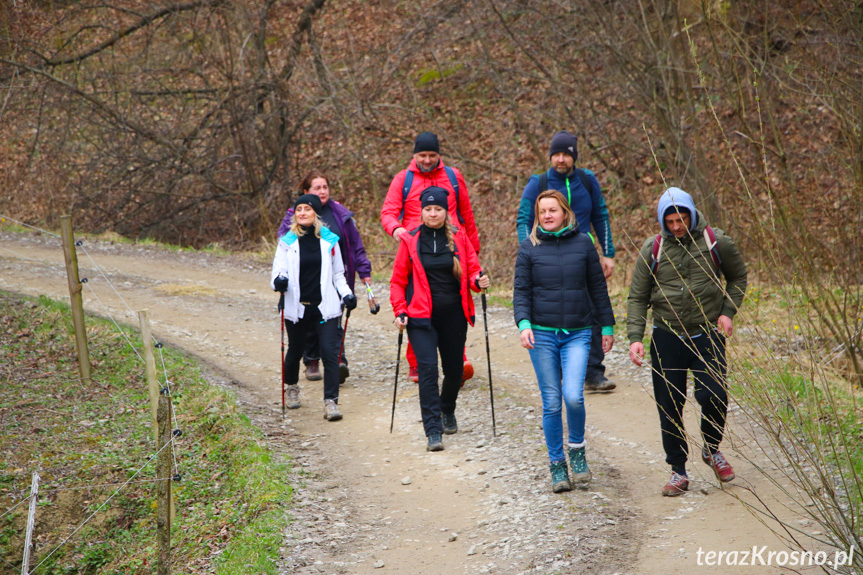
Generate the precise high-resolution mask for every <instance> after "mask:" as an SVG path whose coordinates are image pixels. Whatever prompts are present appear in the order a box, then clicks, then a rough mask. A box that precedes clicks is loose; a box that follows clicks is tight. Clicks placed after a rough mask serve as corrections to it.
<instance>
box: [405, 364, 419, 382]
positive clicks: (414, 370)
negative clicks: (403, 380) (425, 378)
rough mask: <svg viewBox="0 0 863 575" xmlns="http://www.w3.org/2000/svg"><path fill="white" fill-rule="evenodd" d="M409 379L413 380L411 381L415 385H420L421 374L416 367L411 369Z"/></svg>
mask: <svg viewBox="0 0 863 575" xmlns="http://www.w3.org/2000/svg"><path fill="white" fill-rule="evenodd" d="M408 379H409V380H411V381H412V382H414V383H419V381H420V374H419V372H418V371H417V368H415V367H412V368H411V371H410V373H408Z"/></svg>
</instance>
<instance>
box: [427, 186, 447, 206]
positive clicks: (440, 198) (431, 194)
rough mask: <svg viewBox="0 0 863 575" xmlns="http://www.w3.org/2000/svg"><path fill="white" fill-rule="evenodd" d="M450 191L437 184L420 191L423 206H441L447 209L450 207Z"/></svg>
mask: <svg viewBox="0 0 863 575" xmlns="http://www.w3.org/2000/svg"><path fill="white" fill-rule="evenodd" d="M447 196H449V192H447V191H446V190H445V189H443V188H439V187H437V186H430V187H428V188H426V189H424V190H423V191H422V192H420V202H422V206H423V207H426V206H440V207H442V208H443V209H445V210H448V209H449V200H448V198H447Z"/></svg>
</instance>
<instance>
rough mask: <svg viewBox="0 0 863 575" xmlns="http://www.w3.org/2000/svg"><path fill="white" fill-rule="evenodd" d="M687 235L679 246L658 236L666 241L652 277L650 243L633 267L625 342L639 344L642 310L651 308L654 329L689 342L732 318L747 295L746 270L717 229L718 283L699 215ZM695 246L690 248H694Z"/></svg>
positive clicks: (644, 320) (672, 239) (667, 236)
mask: <svg viewBox="0 0 863 575" xmlns="http://www.w3.org/2000/svg"><path fill="white" fill-rule="evenodd" d="M696 221H697V225H696V227H695V229H694V230H692V232H691V235H690V234H687V235H686V236H684V237H683V238H682V239H680V240H678V239H677V238H675V237H674V236H673V235H671V234H668V233H667V232H665V231H663V232H662V236H663V237H664V238H665V241H664V242H663V244H662V253H661V254H660V256H659V263H658V264H657V266H656V271H655V273H651V271H650V264H651V261H652V259H653V253H652V252H653V242H654V239H655V237H656V236H651V237H649V238H648V239H647V240H646V241H645V242H644V245H642V246H641V251H640V252H639V254H638V259H637V260H636V262H635V270H634V271H633V272H632V284H631V285H630V288H629V298H628V301H627V309H626V331H627V335H628V336H629V342H630V343H633V342H636V341H641V340H642V338H643V337H644V329H645V326H646V323H647V308H653V325H654V326H655V327H659V328H662V329H665V330H667V331H670V332H672V333H675V334H679V335H684V334H686V335H690V336H694V335H697V334H701V333H704V332H705V330H706V329H708V328H710V327H712V326H715V325H716V323H717V320H718V319H719V316H720V315H726V316H728V317H730V318H733V317H734V314H736V313H737V309H738V308H739V307H740V305H741V304H742V303H743V296H744V294H745V293H746V275H747V272H746V264H745V263H744V262H743V258H742V257H741V256H740V252H738V251H737V248H736V247H735V245H734V242H733V241H732V240H731V238H729V237H728V236H726V235H725V234H724V233H723V232H722V230H718V229H716V228H714V229H713V232H714V233H715V234H716V242H717V247H718V248H719V255H720V259H721V262H722V276H724V278H725V287H724V288H723V287H722V277H717V273H716V272H717V270H716V264H715V263H714V261H713V258H712V256H711V255H710V250H709V249H708V247H707V242H706V241H705V239H704V228H705V227H706V226H707V221H706V219H705V218H704V216H703V215H702V214H701V212H698V218H697V220H696ZM693 241H694V242H693Z"/></svg>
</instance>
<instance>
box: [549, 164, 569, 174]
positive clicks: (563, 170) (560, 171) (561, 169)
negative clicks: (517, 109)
mask: <svg viewBox="0 0 863 575" xmlns="http://www.w3.org/2000/svg"><path fill="white" fill-rule="evenodd" d="M552 169H554V171H555V172H557V173H558V174H560V175H561V176H568V175H569V174H571V173H572V168H567V167H566V166H561V167H557V166H552Z"/></svg>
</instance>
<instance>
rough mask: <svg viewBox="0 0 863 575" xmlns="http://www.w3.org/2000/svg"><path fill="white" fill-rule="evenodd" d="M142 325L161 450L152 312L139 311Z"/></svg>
mask: <svg viewBox="0 0 863 575" xmlns="http://www.w3.org/2000/svg"><path fill="white" fill-rule="evenodd" d="M138 321H139V322H140V323H141V341H142V343H143V344H144V368H145V370H146V372H147V387H148V388H149V390H150V413H151V415H152V416H153V433H154V434H155V436H156V449H159V423H158V418H157V416H156V412H157V410H158V409H159V378H158V376H157V375H156V357H155V355H154V354H153V334H152V332H151V331H150V312H149V311H147V310H145V309H142V310H140V311H138Z"/></svg>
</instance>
